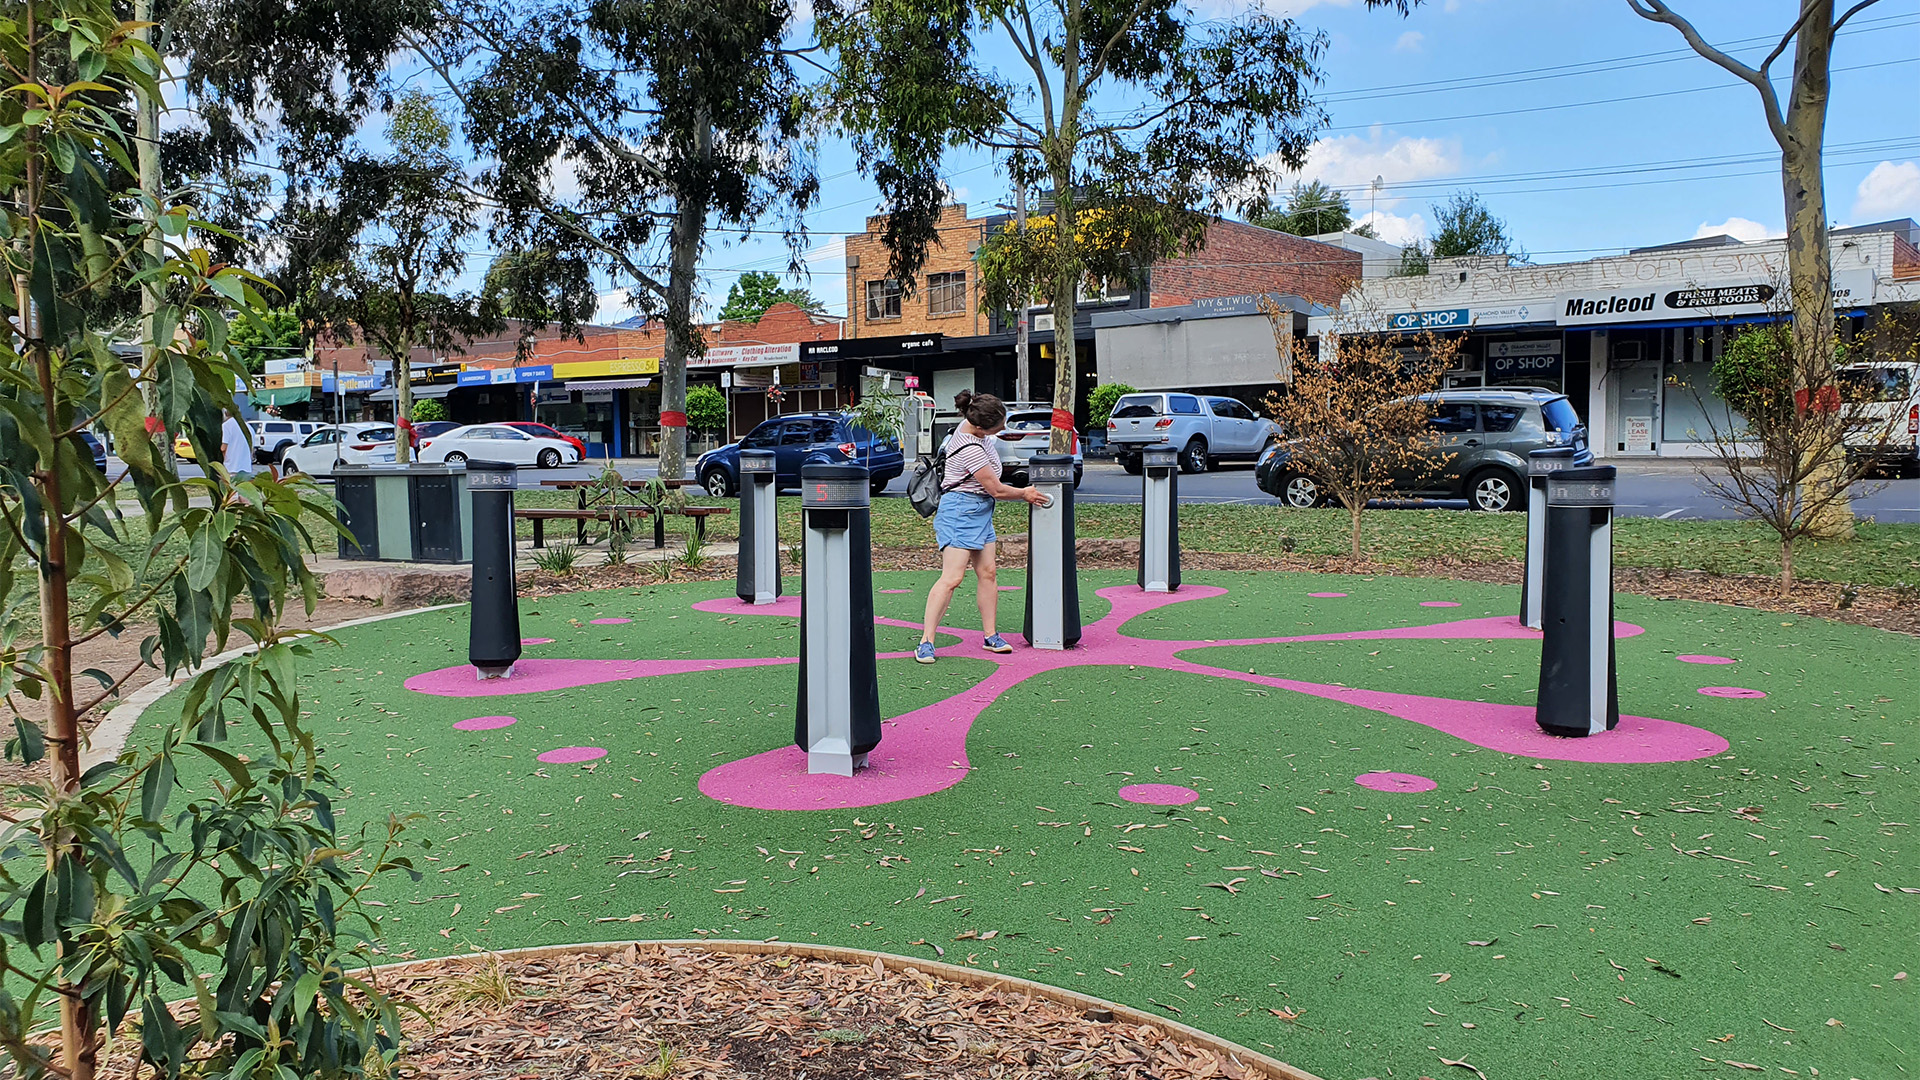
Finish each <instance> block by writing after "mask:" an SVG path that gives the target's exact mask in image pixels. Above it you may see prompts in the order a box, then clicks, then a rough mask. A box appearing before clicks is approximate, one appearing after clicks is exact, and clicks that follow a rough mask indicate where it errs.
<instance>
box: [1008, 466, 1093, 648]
mask: <svg viewBox="0 0 1920 1080" xmlns="http://www.w3.org/2000/svg"><path fill="white" fill-rule="evenodd" d="M1027 483H1029V484H1031V485H1033V486H1034V487H1036V488H1038V489H1040V491H1041V492H1042V493H1044V494H1045V495H1046V496H1047V503H1046V505H1044V506H1035V505H1033V504H1032V503H1029V504H1027V604H1026V609H1027V610H1026V615H1025V616H1024V617H1023V618H1022V620H1021V633H1022V634H1023V635H1024V636H1025V637H1026V639H1027V644H1028V645H1029V646H1031V647H1033V648H1036V649H1070V648H1072V647H1073V646H1075V645H1077V644H1079V643H1080V567H1079V565H1078V564H1077V563H1076V562H1075V561H1074V551H1073V538H1074V521H1073V455H1071V454H1036V455H1034V457H1033V460H1031V461H1029V462H1028V463H1027Z"/></svg>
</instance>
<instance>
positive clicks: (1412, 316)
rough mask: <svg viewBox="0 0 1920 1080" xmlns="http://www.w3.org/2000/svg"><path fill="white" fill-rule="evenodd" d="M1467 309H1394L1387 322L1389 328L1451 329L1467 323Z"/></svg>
mask: <svg viewBox="0 0 1920 1080" xmlns="http://www.w3.org/2000/svg"><path fill="white" fill-rule="evenodd" d="M1467 313H1468V309H1466V308H1443V309H1440V310H1437V311H1396V312H1394V313H1393V315H1392V317H1391V319H1390V320H1389V321H1388V323H1387V329H1389V330H1452V329H1454V328H1455V327H1463V326H1466V325H1467V322H1468V319H1467Z"/></svg>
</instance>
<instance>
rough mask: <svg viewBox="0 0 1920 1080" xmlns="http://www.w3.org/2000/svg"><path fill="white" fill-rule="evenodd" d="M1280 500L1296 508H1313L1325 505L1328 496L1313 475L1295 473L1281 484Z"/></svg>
mask: <svg viewBox="0 0 1920 1080" xmlns="http://www.w3.org/2000/svg"><path fill="white" fill-rule="evenodd" d="M1280 501H1282V502H1284V503H1286V504H1287V505H1288V506H1290V507H1292V508H1293V509H1295V510H1311V509H1313V508H1314V507H1316V506H1325V505H1326V504H1327V497H1326V495H1324V494H1323V493H1322V492H1321V491H1320V485H1319V484H1317V483H1315V482H1314V479H1313V477H1311V476H1301V475H1300V474H1298V473H1295V474H1293V475H1292V476H1289V477H1287V479H1286V483H1284V484H1282V485H1281V486H1280Z"/></svg>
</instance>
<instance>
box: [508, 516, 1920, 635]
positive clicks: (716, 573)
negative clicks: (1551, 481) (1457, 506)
mask: <svg viewBox="0 0 1920 1080" xmlns="http://www.w3.org/2000/svg"><path fill="white" fill-rule="evenodd" d="M998 554H999V560H1000V564H1001V565H1002V566H1006V567H1013V568H1019V567H1022V566H1024V565H1025V564H1026V558H1027V551H1026V546H1025V544H1024V543H1022V542H1021V541H1020V540H1019V539H1018V538H1013V537H1010V538H1008V542H1006V543H1003V544H1002V545H1001V546H1000V550H999V553H998ZM1136 559H1137V552H1136V550H1135V549H1133V548H1130V547H1128V542H1127V541H1112V540H1096V541H1092V542H1091V543H1090V542H1089V541H1087V540H1084V539H1083V540H1082V541H1081V542H1080V550H1079V553H1078V559H1077V561H1078V563H1079V565H1080V567H1081V568H1082V569H1085V570H1132V569H1134V567H1135V566H1136V565H1137V563H1136ZM1180 566H1181V569H1183V570H1187V571H1196V570H1229V571H1264V570H1291V571H1297V572H1308V573H1322V574H1357V575H1360V576H1363V577H1374V576H1391V577H1431V578H1454V579H1457V580H1461V581H1477V582H1482V583H1486V584H1493V585H1518V584H1519V583H1520V575H1521V569H1522V568H1521V564H1520V563H1518V562H1514V561H1512V560H1504V559H1503V560H1498V561H1486V560H1474V559H1422V560H1419V561H1417V562H1413V563H1382V562H1375V561H1372V560H1370V559H1352V558H1346V557H1329V556H1322V555H1313V556H1309V555H1283V556H1281V557H1280V558H1277V559H1276V558H1273V557H1270V556H1265V555H1241V554H1227V553H1215V552H1204V551H1182V552H1181V553H1180ZM873 568H874V569H875V570H906V571H921V572H930V571H934V570H938V569H939V562H938V560H937V558H936V555H935V553H934V552H933V551H931V550H929V549H925V548H884V547H876V548H875V549H874V550H873ZM789 572H796V573H797V569H793V570H790V571H789ZM733 576H734V561H733V559H732V558H731V557H730V556H716V557H713V558H710V559H708V560H707V563H706V565H704V566H703V567H701V569H700V570H698V571H687V570H683V569H678V568H676V569H675V570H674V572H673V577H672V579H671V580H673V581H722V580H730V579H732V578H733ZM520 581H521V585H520V596H521V597H522V598H523V599H528V598H537V597H541V596H551V595H553V594H555V593H564V592H578V591H581V590H584V589H615V588H629V587H633V586H639V585H656V584H660V583H661V578H660V574H659V571H658V570H656V569H654V568H653V567H652V566H639V565H628V566H593V567H584V568H581V569H579V570H576V571H575V572H574V573H573V574H571V575H569V576H567V577H555V576H554V575H552V574H549V573H546V572H545V571H540V570H535V571H528V572H523V573H522V574H521V576H520ZM1613 581H1614V588H1615V589H1616V590H1617V591H1619V592H1623V593H1634V594H1637V595H1640V596H1650V597H1653V598H1654V599H1657V600H1699V601H1703V602H1706V603H1712V604H1731V605H1735V606H1738V607H1748V608H1754V609H1756V610H1760V611H1775V612H1780V613H1782V614H1792V615H1810V616H1816V617H1819V618H1822V619H1833V620H1835V621H1837V622H1849V623H1857V624H1859V625H1862V626H1872V627H1875V628H1877V629H1881V630H1893V631H1896V632H1899V633H1903V634H1920V602H1916V598H1915V597H1914V596H1913V595H1912V593H1911V591H1908V592H1901V591H1898V590H1894V589H1887V588H1879V587H1875V586H1867V585H1862V586H1841V585H1835V584H1833V583H1832V582H1801V583H1799V584H1797V585H1795V586H1794V590H1793V595H1792V596H1789V597H1782V596H1781V595H1780V583H1779V581H1778V580H1776V579H1774V578H1771V577H1758V576H1750V575H1734V574H1709V573H1706V572H1705V571H1699V570H1658V569H1646V568H1638V567H1615V568H1614V572H1613Z"/></svg>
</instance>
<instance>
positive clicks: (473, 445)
mask: <svg viewBox="0 0 1920 1080" xmlns="http://www.w3.org/2000/svg"><path fill="white" fill-rule="evenodd" d="M469 459H471V460H474V461H504V462H507V463H509V464H513V465H538V466H540V467H541V468H543V469H557V468H559V467H560V466H562V465H572V464H575V463H577V462H578V461H579V460H580V451H578V450H576V449H574V447H573V444H572V443H570V442H567V441H565V440H564V439H546V438H541V437H540V436H538V435H529V434H528V433H526V432H524V431H521V430H519V429H518V428H511V427H508V426H507V425H505V424H471V425H468V426H467V427H463V428H454V429H453V430H452V431H449V432H447V433H446V434H445V435H436V436H434V437H433V438H432V439H429V440H427V442H426V444H425V445H423V446H421V447H420V460H421V461H426V462H445V463H446V464H448V465H464V464H466V463H467V461H468V460H469Z"/></svg>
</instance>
